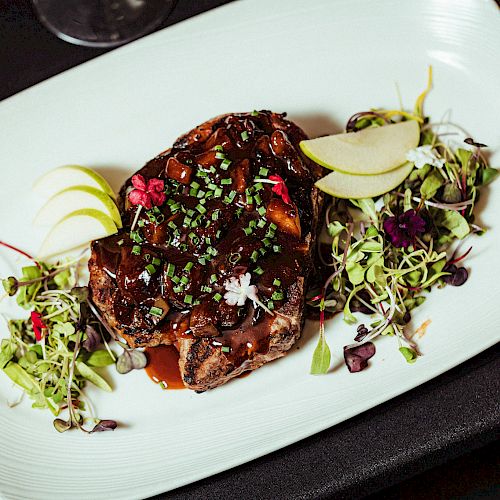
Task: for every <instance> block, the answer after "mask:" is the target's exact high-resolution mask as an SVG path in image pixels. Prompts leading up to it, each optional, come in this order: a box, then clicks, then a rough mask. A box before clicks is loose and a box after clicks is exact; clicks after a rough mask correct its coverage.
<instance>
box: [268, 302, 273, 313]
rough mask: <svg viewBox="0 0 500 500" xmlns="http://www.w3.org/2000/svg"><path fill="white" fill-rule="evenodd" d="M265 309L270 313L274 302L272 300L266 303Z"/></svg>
mask: <svg viewBox="0 0 500 500" xmlns="http://www.w3.org/2000/svg"><path fill="white" fill-rule="evenodd" d="M267 308H268V309H269V310H270V311H272V310H273V309H274V302H273V301H272V300H270V301H269V302H268V303H267Z"/></svg>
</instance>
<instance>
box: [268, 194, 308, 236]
mask: <svg viewBox="0 0 500 500" xmlns="http://www.w3.org/2000/svg"><path fill="white" fill-rule="evenodd" d="M266 217H267V218H268V220H270V221H271V222H274V224H276V225H277V226H278V228H279V230H280V231H283V232H284V233H287V234H290V235H292V236H294V237H295V238H300V236H301V229H300V219H299V212H298V210H297V207H296V206H295V205H289V204H288V203H285V202H284V201H283V200H282V199H281V198H273V199H272V200H271V201H270V203H269V205H268V207H267V211H266Z"/></svg>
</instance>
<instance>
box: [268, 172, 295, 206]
mask: <svg viewBox="0 0 500 500" xmlns="http://www.w3.org/2000/svg"><path fill="white" fill-rule="evenodd" d="M269 180H270V181H274V182H276V183H277V184H275V185H274V187H273V192H274V193H276V194H277V195H278V196H281V198H282V200H283V201H284V202H285V203H286V204H287V205H291V204H292V199H291V198H290V195H289V194H288V188H287V187H286V184H285V181H284V180H283V179H282V178H281V177H280V176H279V175H270V176H269Z"/></svg>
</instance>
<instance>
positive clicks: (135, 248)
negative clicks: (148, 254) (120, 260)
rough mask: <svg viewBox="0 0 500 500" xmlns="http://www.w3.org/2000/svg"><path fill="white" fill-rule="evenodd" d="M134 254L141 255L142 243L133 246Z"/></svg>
mask: <svg viewBox="0 0 500 500" xmlns="http://www.w3.org/2000/svg"><path fill="white" fill-rule="evenodd" d="M132 255H141V247H140V245H134V246H133V247H132Z"/></svg>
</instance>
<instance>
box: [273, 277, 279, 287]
mask: <svg viewBox="0 0 500 500" xmlns="http://www.w3.org/2000/svg"><path fill="white" fill-rule="evenodd" d="M273 285H274V286H280V285H281V280H280V279H278V278H274V280H273Z"/></svg>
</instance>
